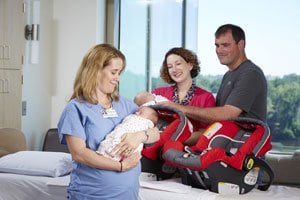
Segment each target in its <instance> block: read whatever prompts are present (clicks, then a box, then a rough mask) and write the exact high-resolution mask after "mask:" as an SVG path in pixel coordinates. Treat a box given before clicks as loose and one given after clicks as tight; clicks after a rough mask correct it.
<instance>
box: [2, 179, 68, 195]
mask: <svg viewBox="0 0 300 200" xmlns="http://www.w3.org/2000/svg"><path fill="white" fill-rule="evenodd" d="M69 180H70V178H69V175H67V176H64V177H56V178H52V177H44V176H28V175H20V174H10V173H0V200H66V199H67V195H66V193H67V190H66V185H67V184H68V182H69ZM53 181H54V182H55V184H51V182H53ZM57 183H61V185H59V184H57Z"/></svg>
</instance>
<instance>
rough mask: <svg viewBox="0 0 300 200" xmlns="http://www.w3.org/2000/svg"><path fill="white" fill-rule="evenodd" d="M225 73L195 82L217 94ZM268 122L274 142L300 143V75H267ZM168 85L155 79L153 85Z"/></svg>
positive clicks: (285, 143) (280, 143)
mask: <svg viewBox="0 0 300 200" xmlns="http://www.w3.org/2000/svg"><path fill="white" fill-rule="evenodd" d="M221 79H222V76H202V75H201V76H199V77H198V78H197V79H196V80H195V81H196V85H198V86H201V87H203V88H205V89H207V90H209V91H211V92H213V93H217V91H218V88H219V85H220V83H221ZM267 80H268V105H267V123H268V125H269V127H270V132H271V135H272V142H273V143H274V144H275V145H279V146H298V147H299V146H300V76H299V75H296V74H290V75H286V76H283V77H272V76H270V77H267ZM162 85H166V84H165V83H164V82H163V81H162V80H161V79H159V78H153V79H152V87H153V88H156V87H158V86H162Z"/></svg>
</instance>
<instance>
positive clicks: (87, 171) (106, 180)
mask: <svg viewBox="0 0 300 200" xmlns="http://www.w3.org/2000/svg"><path fill="white" fill-rule="evenodd" d="M112 107H113V109H115V110H116V112H117V114H118V117H113V118H104V117H103V115H102V111H103V108H102V107H101V105H99V104H97V105H93V104H90V103H87V102H85V101H80V100H77V99H73V100H71V101H70V102H69V103H68V104H67V106H66V107H65V109H64V111H63V113H62V115H61V117H60V120H59V122H58V134H59V138H60V142H61V143H62V144H66V141H65V137H64V136H65V135H73V136H76V137H79V138H81V139H83V140H85V142H86V145H87V147H88V148H90V149H91V150H94V151H96V150H97V148H98V146H99V144H100V142H101V141H102V140H103V139H104V138H105V136H106V135H107V134H108V133H110V132H111V131H112V130H113V129H114V127H115V126H116V125H117V124H119V123H120V122H121V121H122V120H123V119H124V117H126V116H128V115H129V114H132V113H134V112H136V111H137V109H138V107H137V105H136V104H135V103H134V102H133V101H132V100H129V99H126V98H122V97H120V99H119V101H113V103H112ZM140 172H141V166H140V164H139V165H138V166H136V167H135V168H133V169H131V170H128V171H126V172H116V171H110V170H101V169H95V168H92V167H89V166H87V165H84V164H80V163H78V162H76V161H73V170H72V172H71V181H70V185H69V187H68V193H69V197H70V198H71V199H80V200H83V199H89V200H93V199H95V200H96V199H97V200H100V199H112V200H113V199H116V200H117V199H138V191H139V175H140Z"/></svg>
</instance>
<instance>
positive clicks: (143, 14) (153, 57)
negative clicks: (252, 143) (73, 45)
mask: <svg viewBox="0 0 300 200" xmlns="http://www.w3.org/2000/svg"><path fill="white" fill-rule="evenodd" d="M117 2H119V5H120V32H119V34H120V35H119V38H120V41H119V46H120V49H121V50H122V52H124V53H125V55H126V57H127V68H126V71H125V73H124V74H123V76H122V78H121V82H120V93H121V95H123V96H127V97H129V98H132V97H133V96H134V95H135V94H136V93H137V92H139V91H141V90H151V89H152V88H154V87H157V86H159V85H163V84H164V83H163V82H162V81H161V80H160V78H159V69H160V65H161V63H162V61H163V56H164V54H165V53H166V51H168V50H169V49H170V48H172V47H175V46H184V47H186V48H188V49H191V50H193V51H195V52H197V54H198V56H199V59H200V61H201V76H199V77H198V78H197V80H196V83H197V85H201V86H202V87H205V88H207V89H209V90H211V91H212V92H217V89H218V84H219V83H220V80H221V77H222V75H223V74H224V73H225V72H226V71H227V67H226V66H222V65H221V64H220V63H219V62H218V59H217V57H216V55H215V49H214V48H215V47H214V32H215V30H216V29H217V28H218V27H219V26H220V25H221V24H225V23H233V24H237V25H239V26H241V27H242V28H243V29H244V31H245V33H246V53H247V57H248V58H249V59H251V60H252V61H253V62H254V63H256V64H257V65H258V66H260V67H261V68H262V69H263V71H264V72H265V75H266V76H267V79H268V89H269V93H268V124H269V126H270V130H271V134H272V144H273V150H274V151H280V152H283V151H285V152H292V151H294V150H295V149H300V68H299V66H298V59H297V58H298V55H297V54H298V51H297V50H298V47H299V45H300V34H299V32H300V21H299V20H298V19H300V12H299V7H300V2H299V1H297V0H287V1H280V0H274V1H268V0H263V1H262V0H251V1H244V2H243V5H242V6H241V4H240V2H239V1H238V0H229V1H224V2H223V1H218V0H211V1H197V0H163V1H158V0H152V1H151V0H124V1H122V2H121V1H117Z"/></svg>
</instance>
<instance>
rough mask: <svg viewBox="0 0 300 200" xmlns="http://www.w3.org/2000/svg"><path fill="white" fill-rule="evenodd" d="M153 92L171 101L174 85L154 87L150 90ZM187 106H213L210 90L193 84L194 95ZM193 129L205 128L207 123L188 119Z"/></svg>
mask: <svg viewBox="0 0 300 200" xmlns="http://www.w3.org/2000/svg"><path fill="white" fill-rule="evenodd" d="M152 93H153V94H156V95H162V96H164V97H166V98H167V99H169V100H170V101H172V97H173V94H174V86H165V87H159V88H155V89H154V90H153V91H152ZM188 105H189V106H198V107H214V106H215V98H214V96H213V94H212V93H211V92H208V91H206V90H204V89H202V88H200V87H197V86H195V91H194V96H193V98H192V99H191V101H190V102H189V103H188ZM190 120H191V122H192V124H193V127H194V131H197V130H199V129H200V128H206V127H207V124H205V123H202V122H200V121H196V120H194V119H190Z"/></svg>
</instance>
